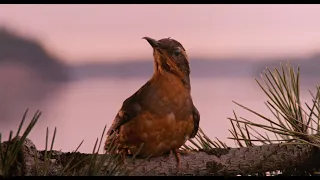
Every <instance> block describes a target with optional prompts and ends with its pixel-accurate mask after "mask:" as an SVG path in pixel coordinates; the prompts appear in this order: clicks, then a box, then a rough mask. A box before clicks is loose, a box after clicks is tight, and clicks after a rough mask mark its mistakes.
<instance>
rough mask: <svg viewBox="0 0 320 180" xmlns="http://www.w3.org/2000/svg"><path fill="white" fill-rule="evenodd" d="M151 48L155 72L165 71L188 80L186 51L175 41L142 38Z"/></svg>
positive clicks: (188, 71)
mask: <svg viewBox="0 0 320 180" xmlns="http://www.w3.org/2000/svg"><path fill="white" fill-rule="evenodd" d="M143 39H146V40H147V41H148V42H149V44H150V45H151V47H152V48H153V56H154V64H155V71H156V72H160V73H161V72H162V71H167V72H170V73H173V74H175V75H176V76H178V77H180V78H182V79H185V78H189V74H190V68H189V61H188V56H187V53H186V50H185V49H184V47H183V46H182V45H181V44H180V43H179V42H178V41H176V40H174V39H170V38H164V39H160V40H158V41H157V40H155V39H153V38H150V37H143Z"/></svg>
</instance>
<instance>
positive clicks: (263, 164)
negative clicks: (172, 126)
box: [3, 139, 320, 176]
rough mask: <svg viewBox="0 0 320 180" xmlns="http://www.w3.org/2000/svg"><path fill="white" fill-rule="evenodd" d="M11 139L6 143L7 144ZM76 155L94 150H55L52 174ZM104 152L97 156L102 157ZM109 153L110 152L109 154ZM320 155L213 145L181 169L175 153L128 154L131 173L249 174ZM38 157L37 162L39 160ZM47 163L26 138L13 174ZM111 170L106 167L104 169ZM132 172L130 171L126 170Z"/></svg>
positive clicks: (186, 158)
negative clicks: (161, 155)
mask: <svg viewBox="0 0 320 180" xmlns="http://www.w3.org/2000/svg"><path fill="white" fill-rule="evenodd" d="M6 143H8V142H5V143H3V144H4V145H5V144H6ZM4 147H5V146H4ZM73 155H75V158H74V161H73V163H71V164H75V163H77V162H79V159H81V158H84V157H88V156H90V155H91V154H83V153H76V154H74V153H63V152H58V151H54V152H53V154H52V157H51V160H50V165H49V167H48V175H60V172H61V171H62V169H63V167H64V166H66V164H67V162H68V160H69V159H70V158H71V157H72V156H73ZM103 156H104V155H102V154H100V155H98V156H97V158H98V160H101V159H102V158H103ZM107 156H109V155H107ZM319 156H320V152H319V151H318V148H315V147H314V146H311V145H307V144H285V143H281V144H271V145H262V146H254V147H244V148H229V149H213V150H211V151H210V152H208V151H207V152H204V151H192V152H189V153H187V154H181V165H180V168H179V169H177V168H176V165H177V162H176V159H175V158H174V157H173V156H171V157H169V158H168V159H167V160H166V161H165V160H164V159H166V157H155V158H151V159H149V160H146V159H139V158H136V159H135V160H134V161H133V162H132V158H131V157H126V159H125V166H126V168H127V170H129V171H131V172H130V175H152V176H159V175H224V176H235V175H249V174H256V173H264V172H268V171H276V170H284V169H289V170H290V169H294V168H297V167H300V168H301V167H304V168H305V169H311V168H315V166H318V163H317V161H316V160H317V159H318V157H319ZM35 159H37V162H36V161H35ZM88 163H89V160H87V161H84V162H83V163H80V167H79V168H77V169H76V171H75V174H77V175H79V174H81V173H80V171H81V172H82V171H83V170H84V169H85V168H87V165H88ZM36 165H37V166H38V167H39V166H40V167H41V166H44V160H43V151H38V150H37V149H36V147H35V145H34V144H33V143H32V141H31V140H29V139H26V140H25V142H24V144H23V146H22V148H21V149H20V152H19V155H18V158H17V160H16V163H14V166H15V167H14V166H13V167H12V168H11V171H10V172H12V175H13V176H15V175H26V176H27V175H35V173H37V172H38V173H39V171H38V170H37V169H36V168H35V167H36ZM103 171H107V170H106V169H104V170H102V172H103ZM126 172H128V171H126Z"/></svg>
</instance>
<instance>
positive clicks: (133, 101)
mask: <svg viewBox="0 0 320 180" xmlns="http://www.w3.org/2000/svg"><path fill="white" fill-rule="evenodd" d="M150 84H151V82H150V81H148V82H147V83H146V84H144V85H143V86H142V87H141V88H140V89H139V90H138V91H137V92H136V93H134V94H133V95H132V96H130V97H129V98H128V99H126V100H125V101H124V102H123V104H122V107H121V109H120V110H119V112H118V114H117V115H116V117H115V118H114V120H113V123H112V125H111V127H110V128H109V130H108V132H107V135H108V136H110V135H111V134H112V133H113V132H114V131H117V130H118V129H119V128H120V127H121V126H122V125H123V124H125V123H127V122H129V121H130V120H131V119H132V118H134V117H136V116H137V115H138V114H139V112H140V111H141V105H140V103H139V102H140V97H141V94H142V93H143V92H142V91H143V90H144V89H146V88H147V87H148V86H150Z"/></svg>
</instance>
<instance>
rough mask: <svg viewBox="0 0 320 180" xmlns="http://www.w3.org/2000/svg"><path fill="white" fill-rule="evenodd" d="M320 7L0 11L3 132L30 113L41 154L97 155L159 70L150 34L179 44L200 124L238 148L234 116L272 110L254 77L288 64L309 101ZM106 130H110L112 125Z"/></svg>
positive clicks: (317, 64)
mask: <svg viewBox="0 0 320 180" xmlns="http://www.w3.org/2000/svg"><path fill="white" fill-rule="evenodd" d="M319 19H320V5H107V4H105V5H76V4H75V5H4V4H2V5H0V102H1V103H0V133H1V134H2V135H3V137H4V138H8V134H9V131H10V130H13V131H14V132H16V130H17V127H18V125H19V123H20V120H21V118H22V115H23V113H24V111H25V110H26V108H29V115H28V118H27V119H28V121H27V123H28V122H29V121H30V119H31V118H32V115H33V113H34V112H35V111H36V110H38V109H39V110H41V111H43V114H42V116H41V118H40V120H39V122H38V123H37V124H36V126H35V129H34V130H33V131H32V132H31V134H30V136H29V138H31V139H32V140H33V141H34V143H35V144H36V146H37V148H38V149H44V145H45V133H46V127H49V130H50V133H51V135H52V133H53V130H54V127H57V136H56V141H55V148H54V149H57V150H60V149H62V150H63V151H71V150H74V149H76V147H77V145H78V144H79V143H80V142H81V140H82V139H84V144H83V145H82V147H81V148H80V151H82V152H90V151H92V148H93V146H94V143H95V140H96V138H97V137H100V136H101V133H102V130H103V128H104V126H105V125H111V123H112V121H113V118H114V117H115V115H116V113H117V111H118V110H119V108H120V107H121V105H122V102H123V100H125V99H126V98H127V97H129V96H130V95H131V94H133V93H134V92H135V91H136V90H138V88H140V87H141V86H142V85H143V84H144V83H145V82H146V81H147V80H148V79H149V78H150V77H151V75H152V73H153V57H152V49H151V47H150V45H149V44H148V43H147V42H146V41H145V40H142V39H141V38H142V37H144V36H149V37H153V38H155V39H161V38H166V37H171V38H173V39H176V40H178V41H180V42H181V43H182V44H183V45H184V47H185V49H186V51H187V53H188V56H189V59H190V64H191V85H192V96H193V99H194V103H195V105H196V106H197V107H198V109H199V111H200V114H201V122H200V127H202V129H203V130H204V131H205V132H206V133H207V134H208V135H209V137H211V138H215V137H218V138H220V139H221V140H223V141H226V142H227V143H228V144H229V145H231V146H233V145H234V144H233V142H232V141H231V140H227V137H230V134H229V132H228V129H229V128H231V126H230V122H229V120H228V119H227V117H232V116H233V112H232V110H236V112H237V113H238V115H239V116H243V117H246V118H256V121H259V119H258V118H257V117H255V116H253V115H251V114H250V113H248V112H246V111H245V110H243V109H241V108H239V107H237V106H236V105H235V104H233V103H232V101H233V100H234V101H236V102H239V103H241V104H243V105H245V106H248V107H251V108H253V109H254V110H257V111H259V112H261V113H264V114H268V113H269V112H268V109H267V107H265V105H264V104H263V102H264V101H265V100H266V96H265V95H264V94H263V93H262V91H261V90H260V89H259V87H258V85H257V84H256V82H255V80H254V78H255V77H259V76H260V73H262V72H263V70H264V69H265V67H279V65H280V62H285V61H288V60H290V61H291V62H292V63H293V64H294V65H301V73H302V75H301V78H302V79H301V80H302V81H301V89H302V91H301V95H302V98H303V99H302V100H303V101H307V102H310V101H311V96H310V94H309V92H308V90H311V91H313V90H315V86H316V85H318V84H319V82H320V81H319V78H318V77H319V76H320V71H319V69H320V33H319V32H320V23H319ZM108 127H109V126H108Z"/></svg>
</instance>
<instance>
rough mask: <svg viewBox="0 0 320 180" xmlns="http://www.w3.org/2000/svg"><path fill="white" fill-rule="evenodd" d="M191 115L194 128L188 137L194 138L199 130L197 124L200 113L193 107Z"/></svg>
mask: <svg viewBox="0 0 320 180" xmlns="http://www.w3.org/2000/svg"><path fill="white" fill-rule="evenodd" d="M192 114H193V123H194V128H193V131H192V133H191V135H190V138H194V137H195V136H196V134H197V132H198V129H199V123H200V113H199V111H198V110H197V108H196V107H195V106H193V111H192Z"/></svg>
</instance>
